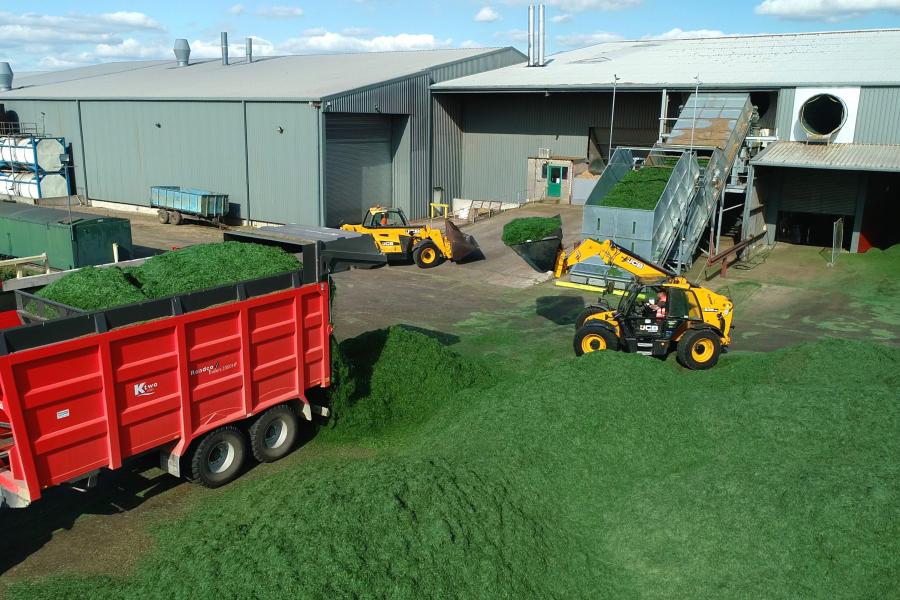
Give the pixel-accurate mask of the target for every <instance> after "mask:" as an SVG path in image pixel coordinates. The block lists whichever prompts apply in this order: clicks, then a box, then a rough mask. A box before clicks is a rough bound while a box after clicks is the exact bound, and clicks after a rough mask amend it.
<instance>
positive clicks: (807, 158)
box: [750, 142, 900, 172]
mask: <svg viewBox="0 0 900 600" xmlns="http://www.w3.org/2000/svg"><path fill="white" fill-rule="evenodd" d="M750 164H752V165H754V166H757V167H792V168H798V169H836V170H841V171H898V172H900V146H890V145H886V144H807V143H804V142H775V143H774V144H772V145H771V146H769V147H768V148H766V149H765V150H763V151H762V152H760V153H759V154H757V155H756V157H755V158H754V159H753V160H751V161H750Z"/></svg>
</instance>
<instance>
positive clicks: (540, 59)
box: [537, 4, 546, 67]
mask: <svg viewBox="0 0 900 600" xmlns="http://www.w3.org/2000/svg"><path fill="white" fill-rule="evenodd" d="M545 41H546V37H545V36H544V5H543V4H540V5H538V42H537V45H538V52H537V66H539V67H543V66H544V42H545Z"/></svg>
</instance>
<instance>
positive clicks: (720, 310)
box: [553, 239, 734, 369]
mask: <svg viewBox="0 0 900 600" xmlns="http://www.w3.org/2000/svg"><path fill="white" fill-rule="evenodd" d="M595 256H596V257H599V258H600V259H601V260H603V261H604V262H605V263H606V264H609V265H613V266H615V267H617V268H619V269H622V270H623V271H627V272H628V273H630V274H631V275H632V276H634V281H633V282H632V283H631V284H630V285H628V286H627V287H626V288H625V290H624V291H623V292H622V294H621V297H620V298H619V301H618V305H617V306H615V307H612V306H610V305H608V304H605V303H603V302H600V303H598V304H596V305H593V306H589V307H588V308H587V309H586V310H585V311H584V312H582V313H581V315H580V316H579V317H578V320H577V322H576V325H575V327H576V331H575V339H574V342H573V345H574V348H575V354H576V355H578V356H581V355H583V354H586V353H588V352H596V351H599V350H624V351H626V352H635V353H639V354H645V355H648V356H655V357H659V358H665V357H667V356H668V355H669V354H670V353H672V352H674V353H675V354H676V355H677V357H678V362H679V363H681V364H682V365H683V366H685V367H687V368H689V369H709V368H711V367H713V366H715V365H716V363H717V362H718V361H719V355H720V354H721V353H722V352H723V351H726V350H727V348H728V346H729V345H730V344H731V337H730V335H731V322H732V319H733V318H734V304H733V303H732V302H731V300H729V299H728V298H726V297H725V296H722V295H720V294H717V293H715V292H713V291H711V290H708V289H706V288H704V287H700V286H695V285H692V284H691V283H690V282H688V280H687V279H685V278H684V277H679V276H677V275H676V274H675V273H673V272H672V271H670V270H668V269H666V268H665V267H661V266H659V265H654V264H652V263H649V262H647V261H645V260H644V259H643V258H641V257H639V256H637V255H636V254H633V253H631V252H629V251H628V250H626V249H624V248H622V247H621V246H619V245H617V244H615V243H614V242H612V241H610V240H607V241H605V242H597V241H595V240H591V239H588V240H585V241H583V242H581V243H580V244H578V245H577V246H576V247H575V249H574V250H572V252H570V253H568V254H567V253H566V252H565V251H564V250H562V249H560V251H559V254H558V255H557V258H556V266H555V268H554V273H553V274H554V275H555V276H556V277H557V278H559V277H562V276H564V275H566V274H567V273H568V272H569V271H570V270H571V268H572V267H573V266H575V265H576V264H578V263H580V262H582V261H584V260H587V259H588V258H591V257H595ZM607 291H609V292H612V291H613V290H612V286H610V287H609V288H607Z"/></svg>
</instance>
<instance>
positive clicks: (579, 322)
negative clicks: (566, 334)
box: [575, 301, 609, 331]
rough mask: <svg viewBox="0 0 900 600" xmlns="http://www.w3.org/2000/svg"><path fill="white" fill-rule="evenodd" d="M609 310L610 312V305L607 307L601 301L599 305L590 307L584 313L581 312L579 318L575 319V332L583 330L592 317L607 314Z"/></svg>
mask: <svg viewBox="0 0 900 600" xmlns="http://www.w3.org/2000/svg"><path fill="white" fill-rule="evenodd" d="M608 310H609V305H607V304H606V303H605V302H603V301H601V302H600V303H599V304H593V305H591V306H588V307H587V308H585V309H584V310H583V311H581V313H580V314H579V315H578V318H577V319H575V330H576V331H577V330H579V329H581V328H582V326H583V325H584V322H585V321H586V320H587V318H588V317H590V316H591V315H596V314H597V313H602V312H606V311H608Z"/></svg>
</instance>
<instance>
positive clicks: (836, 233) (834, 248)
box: [828, 217, 844, 267]
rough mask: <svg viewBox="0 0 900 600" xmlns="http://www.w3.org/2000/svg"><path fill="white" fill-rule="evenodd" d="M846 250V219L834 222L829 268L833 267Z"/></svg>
mask: <svg viewBox="0 0 900 600" xmlns="http://www.w3.org/2000/svg"><path fill="white" fill-rule="evenodd" d="M843 249H844V217H841V218H840V219H838V220H837V221H835V222H834V226H833V228H832V234H831V260H830V261H828V266H829V267H833V266H834V264H835V263H836V262H837V259H838V256H840V255H841V251H842V250H843Z"/></svg>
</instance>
